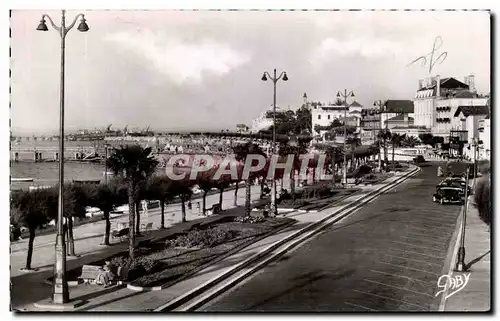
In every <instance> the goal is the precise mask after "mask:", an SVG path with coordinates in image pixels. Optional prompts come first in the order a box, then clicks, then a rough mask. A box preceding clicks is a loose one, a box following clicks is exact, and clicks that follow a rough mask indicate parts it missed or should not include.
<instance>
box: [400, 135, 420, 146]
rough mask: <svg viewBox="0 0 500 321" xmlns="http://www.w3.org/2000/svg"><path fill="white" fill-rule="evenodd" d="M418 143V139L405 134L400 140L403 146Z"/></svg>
mask: <svg viewBox="0 0 500 321" xmlns="http://www.w3.org/2000/svg"><path fill="white" fill-rule="evenodd" d="M417 144H418V139H417V138H416V137H415V136H406V137H405V139H404V140H403V141H402V145H403V146H408V147H415V146H416V145H417Z"/></svg>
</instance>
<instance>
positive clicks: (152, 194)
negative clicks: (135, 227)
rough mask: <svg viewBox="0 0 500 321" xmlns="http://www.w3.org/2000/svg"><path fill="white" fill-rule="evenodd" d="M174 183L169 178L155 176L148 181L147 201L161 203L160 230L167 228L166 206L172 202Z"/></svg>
mask: <svg viewBox="0 0 500 321" xmlns="http://www.w3.org/2000/svg"><path fill="white" fill-rule="evenodd" d="M172 186H173V183H172V180H171V179H169V178H168V177H167V176H153V177H151V179H149V180H148V186H147V199H150V200H158V201H160V209H161V222H160V229H164V228H165V205H166V204H167V202H168V201H170V200H172V198H173V195H172V192H173V189H172V188H173V187H172Z"/></svg>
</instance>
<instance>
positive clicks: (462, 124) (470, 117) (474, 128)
mask: <svg viewBox="0 0 500 321" xmlns="http://www.w3.org/2000/svg"><path fill="white" fill-rule="evenodd" d="M488 116H489V108H488V106H459V107H458V108H457V110H456V111H455V114H454V115H453V119H452V122H451V124H452V125H451V132H452V133H463V134H462V135H461V138H460V141H462V142H464V143H465V145H464V147H466V148H464V149H463V154H464V156H466V157H467V158H469V159H474V146H473V145H474V141H478V140H480V138H479V134H480V130H479V128H480V127H481V121H483V120H484V119H485V118H486V117H488ZM482 124H483V127H484V122H483V123H482Z"/></svg>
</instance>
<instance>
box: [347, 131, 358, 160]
mask: <svg viewBox="0 0 500 321" xmlns="http://www.w3.org/2000/svg"><path fill="white" fill-rule="evenodd" d="M346 144H347V145H349V146H350V149H351V155H352V160H354V161H355V162H356V163H357V161H358V160H359V159H358V158H357V157H355V154H354V151H355V150H356V147H358V146H361V139H360V138H358V137H348V138H347V139H346ZM356 165H359V164H356Z"/></svg>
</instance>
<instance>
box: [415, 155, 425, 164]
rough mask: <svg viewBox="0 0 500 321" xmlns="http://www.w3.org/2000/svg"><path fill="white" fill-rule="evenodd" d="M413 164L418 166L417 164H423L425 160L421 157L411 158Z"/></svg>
mask: <svg viewBox="0 0 500 321" xmlns="http://www.w3.org/2000/svg"><path fill="white" fill-rule="evenodd" d="M413 162H414V163H415V164H418V163H425V158H424V156H422V155H418V156H417V157H415V158H413Z"/></svg>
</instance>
